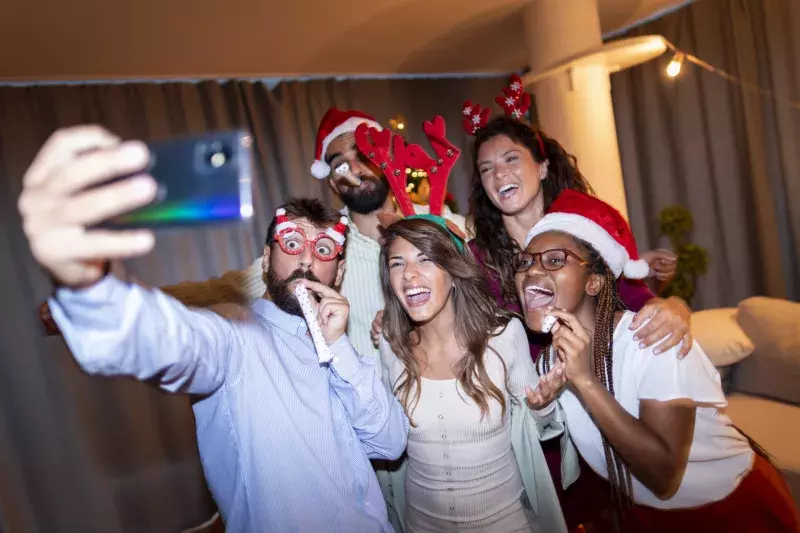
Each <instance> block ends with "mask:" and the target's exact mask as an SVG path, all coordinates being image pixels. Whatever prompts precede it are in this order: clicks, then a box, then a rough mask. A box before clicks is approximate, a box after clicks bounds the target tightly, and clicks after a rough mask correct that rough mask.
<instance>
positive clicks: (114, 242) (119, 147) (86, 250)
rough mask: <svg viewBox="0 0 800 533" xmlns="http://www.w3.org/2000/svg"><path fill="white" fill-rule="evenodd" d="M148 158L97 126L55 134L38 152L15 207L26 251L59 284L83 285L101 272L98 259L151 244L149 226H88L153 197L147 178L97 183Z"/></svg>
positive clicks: (135, 167)
mask: <svg viewBox="0 0 800 533" xmlns="http://www.w3.org/2000/svg"><path fill="white" fill-rule="evenodd" d="M149 159H150V155H149V152H148V150H147V147H146V146H145V145H143V144H142V143H139V142H125V143H123V142H122V141H121V140H120V139H119V138H118V137H116V136H114V135H112V134H111V133H109V132H108V131H106V130H105V129H103V128H101V127H99V126H78V127H74V128H69V129H64V130H60V131H57V132H56V133H54V134H53V135H52V136H51V137H50V139H48V141H47V142H46V143H45V144H44V146H43V147H42V148H41V150H39V153H38V154H37V156H36V158H35V159H34V161H33V163H31V166H30V167H29V168H28V170H27V172H26V173H25V176H24V178H23V186H22V194H21V195H20V197H19V202H18V207H19V211H20V214H21V215H22V224H23V228H24V230H25V234H26V235H27V237H28V242H29V243H30V246H31V251H32V252H33V256H34V257H35V258H36V260H37V261H38V262H39V264H40V265H42V266H43V267H44V268H45V269H46V270H48V271H49V272H50V274H51V275H52V276H53V277H54V278H55V279H56V280H57V281H58V282H59V283H62V284H64V285H67V286H70V287H81V286H87V285H91V284H92V283H95V282H96V281H98V280H99V279H100V278H101V277H102V276H103V274H104V272H105V269H104V264H105V262H107V261H109V260H112V259H124V258H129V257H135V256H138V255H143V254H145V253H147V252H149V251H150V250H151V249H152V248H153V245H154V242H155V241H154V238H153V234H152V233H151V232H149V231H109V230H102V229H90V228H91V226H93V225H95V224H97V223H100V222H103V221H105V220H108V219H110V218H113V217H114V216H117V215H120V214H122V213H125V212H127V211H131V210H133V209H136V208H139V207H143V206H145V205H147V204H149V203H150V202H152V201H153V199H155V197H156V192H157V187H156V183H155V181H154V180H153V179H152V178H151V177H150V176H146V175H138V176H134V177H132V178H128V179H125V180H122V181H117V182H113V183H108V184H103V183H104V182H106V181H109V180H112V179H114V178H117V177H121V176H126V175H130V174H134V173H137V172H141V171H142V170H143V169H144V168H145V167H146V165H147V163H148V161H149Z"/></svg>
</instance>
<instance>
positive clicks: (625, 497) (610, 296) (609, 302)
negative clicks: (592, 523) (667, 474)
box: [536, 237, 633, 530]
mask: <svg viewBox="0 0 800 533" xmlns="http://www.w3.org/2000/svg"><path fill="white" fill-rule="evenodd" d="M573 238H574V237H573ZM574 240H575V243H576V244H577V245H578V248H579V249H581V251H583V252H584V253H585V256H586V258H587V263H589V265H588V268H589V272H591V273H592V274H599V275H601V276H603V277H604V279H605V283H603V287H602V288H601V289H600V292H599V293H598V294H597V296H596V298H597V306H596V310H595V325H594V342H593V345H592V352H593V353H592V355H593V359H594V373H595V376H596V377H597V379H598V380H599V381H600V383H602V384H603V386H604V387H605V388H606V389H607V390H608V392H609V393H610V394H611V396H614V375H613V372H612V368H613V360H614V358H613V354H614V345H613V339H614V315H615V314H616V313H617V311H625V310H627V307H626V306H625V304H624V303H622V300H620V297H619V289H618V288H617V279H616V277H615V276H614V273H613V272H611V269H610V268H609V267H608V265H607V264H606V262H605V261H604V260H603V258H602V257H601V256H600V253H599V252H597V250H595V249H594V247H593V246H592V245H591V244H589V243H587V242H584V241H582V240H580V239H577V238H574ZM550 346H551V345H550V344H547V345H546V346H543V347H542V349H541V351H540V352H539V355H538V356H537V357H536V367H537V368H538V369H539V370H540V372H544V373H547V372H549V371H550V366H551V361H550V351H551V350H550ZM601 435H602V433H601ZM602 438H603V449H604V451H605V456H606V467H607V469H608V481H609V484H610V486H611V501H612V503H613V505H614V523H615V530H618V529H619V527H618V522H619V511H621V510H623V509H625V508H626V507H628V506H629V505H630V503H631V501H632V495H633V488H632V486H631V472H630V469H628V465H627V464H625V461H624V460H623V459H622V458H621V457H620V456H619V454H617V452H616V451H615V450H614V449H613V448H612V447H611V445H610V444H609V442H608V440H606V437H605V435H602Z"/></svg>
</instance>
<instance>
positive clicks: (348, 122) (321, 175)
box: [311, 107, 383, 179]
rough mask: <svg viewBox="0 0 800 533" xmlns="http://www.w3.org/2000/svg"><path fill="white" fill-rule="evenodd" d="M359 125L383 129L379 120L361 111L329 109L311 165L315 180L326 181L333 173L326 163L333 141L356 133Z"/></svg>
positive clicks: (318, 135) (320, 129) (318, 131)
mask: <svg viewBox="0 0 800 533" xmlns="http://www.w3.org/2000/svg"><path fill="white" fill-rule="evenodd" d="M359 124H368V125H369V126H370V127H371V128H375V129H377V130H378V131H380V130H382V129H383V127H381V125H380V123H378V121H377V120H375V119H374V118H372V117H371V116H369V115H367V114H366V113H362V112H361V111H341V110H339V109H336V108H335V107H332V108H330V109H328V112H327V113H325V116H324V117H322V120H321V121H320V123H319V129H317V141H316V145H315V151H314V163H313V164H312V165H311V174H312V175H313V176H314V177H315V178H317V179H325V178H327V177H328V175H330V173H331V167H330V165H328V163H326V162H325V152H326V151H327V150H328V145H329V144H330V143H331V141H332V140H334V139H335V138H336V137H338V136H339V135H342V134H343V133H352V132H354V131H356V128H357V127H358V126H359Z"/></svg>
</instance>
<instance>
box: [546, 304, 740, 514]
mask: <svg viewBox="0 0 800 533" xmlns="http://www.w3.org/2000/svg"><path fill="white" fill-rule="evenodd" d="M634 316H635V315H634V313H631V312H627V313H625V314H624V316H623V317H622V319H621V320H620V322H619V324H618V325H617V327H616V329H615V331H614V341H613V342H614V361H613V365H612V368H613V376H614V393H615V398H616V399H617V401H618V402H619V404H620V405H621V406H622V407H623V409H625V410H626V411H628V412H629V413H630V414H631V415H633V416H634V417H637V418H638V417H639V401H640V400H658V401H670V400H676V399H680V398H687V399H690V400H693V401H694V402H696V404H697V415H696V418H695V427H694V437H693V440H692V448H691V451H690V452H689V463H688V464H687V466H686V472H685V474H684V476H683V480H682V481H681V485H680V488H679V489H678V492H677V493H676V494H675V495H674V496H673V497H672V498H670V499H669V500H667V501H662V500H660V499H658V498H657V497H656V496H655V495H654V494H653V493H652V492H650V491H649V490H648V489H647V488H646V487H645V486H644V485H643V484H642V483H640V482H639V481H638V480H637V479H636V478H633V500H634V501H635V502H636V503H638V504H641V505H648V506H650V507H656V508H659V509H676V508H686V507H697V506H700V505H704V504H708V503H712V502H716V501H719V500H722V499H724V498H725V497H726V496H728V495H729V494H730V493H731V492H733V490H734V489H735V488H736V487H737V486H738V484H739V481H740V480H741V479H742V478H743V477H744V476H745V475H746V474H747V473H748V472H749V471H750V469H751V468H752V464H753V458H754V456H753V451H752V449H751V448H750V445H749V443H748V442H747V439H745V438H744V436H742V434H741V433H739V432H738V431H736V429H735V428H734V427H733V425H732V422H731V420H730V418H728V416H727V415H726V414H725V411H724V409H725V408H726V407H727V405H728V402H727V400H726V399H725V395H724V394H723V392H722V386H721V384H720V378H719V372H717V369H716V368H714V365H713V364H711V361H709V360H708V357H707V356H706V354H705V353H704V352H703V349H702V348H701V347H700V346H699V345H698V344H697V342H696V341H695V343H694V345H693V347H692V349H691V351H690V352H689V354H688V355H687V356H686V357H685V358H684V359H682V360H681V359H678V356H677V348H673V349H672V350H670V351H668V352H665V353H662V354H660V355H654V354H653V351H652V348H646V349H641V348H639V342H638V341H635V340H634V339H633V335H634V334H635V331H631V329H630V327H629V326H630V324H631V320H632V319H633V317H634ZM559 402H560V404H561V407H562V408H563V410H564V414H565V415H566V419H567V427H568V429H569V432H570V437H571V438H572V440H573V442H574V443H575V447H576V448H577V449H578V452H579V453H580V454H581V456H582V457H583V459H584V460H585V461H586V462H587V463H588V464H589V466H591V467H592V469H593V470H594V471H595V472H597V473H598V474H599V475H601V476H603V477H604V478H606V479H608V470H607V468H606V459H605V452H604V450H603V441H602V438H601V435H600V430H599V429H598V428H597V426H595V424H594V422H593V421H592V419H591V417H590V416H589V414H588V413H587V412H586V410H585V409H584V407H583V404H582V403H581V401H580V399H579V398H578V396H577V395H576V394H575V393H573V392H572V389H569V388H567V389H565V390H564V392H562V393H561V396H560V398H559Z"/></svg>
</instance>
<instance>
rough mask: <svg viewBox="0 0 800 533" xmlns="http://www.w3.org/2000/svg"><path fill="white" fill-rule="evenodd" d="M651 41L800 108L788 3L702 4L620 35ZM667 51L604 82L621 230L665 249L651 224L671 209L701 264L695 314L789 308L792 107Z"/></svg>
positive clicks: (793, 17)
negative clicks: (744, 305)
mask: <svg viewBox="0 0 800 533" xmlns="http://www.w3.org/2000/svg"><path fill="white" fill-rule="evenodd" d="M644 34H661V35H664V36H665V37H666V38H667V39H669V40H670V41H671V42H673V43H674V44H675V45H676V46H677V47H678V48H680V49H684V50H686V51H688V52H689V53H691V54H693V55H696V56H698V57H700V58H701V59H703V60H705V61H707V62H709V63H711V64H712V65H714V66H715V67H717V68H720V69H723V70H725V71H727V72H730V73H732V74H734V75H736V76H738V77H740V78H742V79H744V80H747V81H749V82H752V83H757V84H758V85H760V86H761V87H764V88H766V89H768V90H770V91H772V92H773V93H774V94H775V95H776V96H777V97H778V98H780V99H782V100H793V101H795V102H797V101H800V38H798V37H796V36H797V35H800V2H796V1H794V0H704V1H702V2H695V3H693V4H691V5H690V6H688V7H686V8H684V9H681V10H679V11H677V12H674V13H672V14H670V15H667V16H665V17H663V18H662V19H659V20H656V21H653V22H650V23H648V24H645V25H644V26H641V27H639V28H637V29H636V30H634V31H632V32H630V33H629V34H628V35H626V36H633V35H644ZM671 58H672V55H671V54H668V55H666V56H664V57H662V58H660V59H659V60H657V61H653V62H650V63H647V64H644V65H641V66H639V67H636V68H633V69H630V70H628V71H624V72H621V73H618V74H615V75H613V76H612V92H613V99H614V109H615V114H616V120H617V129H618V135H619V142H620V150H621V156H622V166H623V174H624V179H625V187H626V193H627V197H628V206H629V212H630V218H631V224H632V226H633V227H634V230H635V232H636V238H637V241H638V244H639V247H640V249H645V250H646V249H650V248H653V247H655V246H657V245H665V244H666V243H665V242H663V241H660V240H659V238H658V235H657V222H656V215H657V213H658V212H659V211H660V210H661V209H662V208H664V207H666V206H670V205H683V206H685V207H686V208H688V209H689V210H690V211H691V213H692V215H693V216H694V221H695V230H694V233H693V235H692V241H693V242H695V243H697V244H700V245H702V246H703V247H705V248H706V249H707V250H708V252H709V255H710V264H709V271H708V273H707V274H706V275H704V276H702V277H701V278H700V279H699V281H698V288H697V295H696V297H695V300H694V302H693V306H694V307H695V308H709V307H720V306H735V305H736V304H737V303H738V302H739V301H740V300H742V299H744V298H747V297H749V296H753V295H766V296H772V297H778V298H788V299H792V300H797V299H800V202H798V199H800V150H798V147H800V110H798V109H797V108H792V107H790V106H787V105H784V104H781V103H777V102H775V101H773V100H771V99H770V98H767V97H764V96H763V95H760V94H757V93H754V92H751V91H747V90H744V89H742V88H741V87H740V86H737V85H734V84H732V83H730V82H728V81H726V80H725V79H723V78H721V77H720V76H718V75H715V74H712V73H709V72H707V71H705V70H702V69H700V68H698V67H695V66H692V65H689V64H684V67H683V70H684V72H683V73H682V74H681V76H679V78H678V79H676V80H669V79H666V77H665V75H664V68H665V66H666V63H667V62H668V61H669V60H670V59H671Z"/></svg>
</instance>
